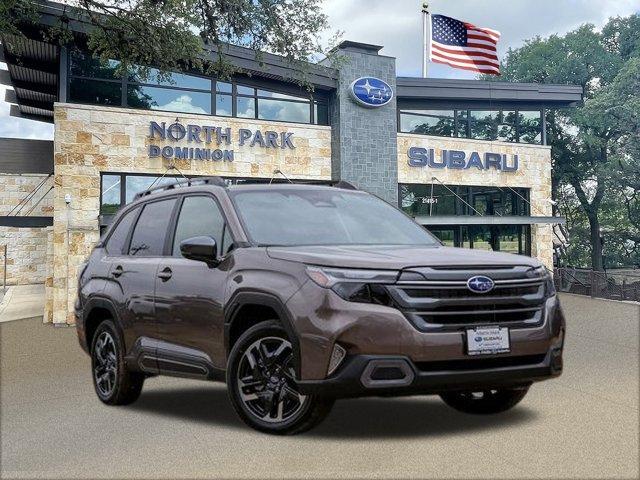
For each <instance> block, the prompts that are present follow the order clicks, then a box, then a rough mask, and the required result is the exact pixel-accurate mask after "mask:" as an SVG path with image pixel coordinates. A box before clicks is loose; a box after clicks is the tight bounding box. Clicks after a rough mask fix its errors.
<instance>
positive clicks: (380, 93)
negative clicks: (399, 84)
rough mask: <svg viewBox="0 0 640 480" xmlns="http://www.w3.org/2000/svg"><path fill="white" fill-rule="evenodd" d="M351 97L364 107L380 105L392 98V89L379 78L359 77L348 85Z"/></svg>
mask: <svg viewBox="0 0 640 480" xmlns="http://www.w3.org/2000/svg"><path fill="white" fill-rule="evenodd" d="M349 91H350V92H351V96H352V97H353V99H354V100H355V101H356V102H357V103H359V104H360V105H362V106H364V107H381V106H383V105H386V104H387V103H389V102H390V101H391V99H392V98H393V90H392V89H391V87H390V86H389V84H388V83H386V82H383V81H382V80H380V79H379V78H374V77H361V78H358V79H357V80H354V81H353V83H351V86H350V87H349Z"/></svg>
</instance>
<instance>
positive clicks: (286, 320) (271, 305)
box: [224, 291, 300, 378]
mask: <svg viewBox="0 0 640 480" xmlns="http://www.w3.org/2000/svg"><path fill="white" fill-rule="evenodd" d="M256 313H258V314H257V315H255V314H256ZM252 314H253V315H252ZM266 314H269V315H266ZM273 314H275V315H276V318H273V317H272V315H273ZM224 318H225V320H224V347H225V357H226V358H229V353H230V352H231V349H232V348H233V345H234V343H235V341H237V339H238V338H239V337H240V335H242V333H243V332H245V331H246V330H247V329H248V328H250V327H252V326H253V325H256V324H258V323H260V322H262V321H265V320H277V321H279V322H280V324H281V325H282V328H284V330H285V331H286V332H287V336H288V337H289V340H290V341H291V345H292V346H293V355H294V359H295V371H296V377H297V378H300V341H299V339H298V334H297V332H296V330H295V328H294V327H293V319H292V317H291V314H290V312H289V311H288V309H287V307H286V306H285V305H284V303H283V302H282V301H281V300H280V299H279V298H278V297H276V296H275V295H273V294H270V293H265V292H260V291H239V292H236V293H235V294H234V295H233V297H232V298H231V299H230V300H229V302H228V304H227V308H226V309H225V316H224Z"/></svg>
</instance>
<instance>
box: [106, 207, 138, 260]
mask: <svg viewBox="0 0 640 480" xmlns="http://www.w3.org/2000/svg"><path fill="white" fill-rule="evenodd" d="M137 213H138V209H137V208H134V209H133V210H130V211H129V212H127V213H125V214H124V216H123V217H122V219H121V220H120V221H119V222H118V225H116V228H115V230H114V231H113V233H112V234H111V236H110V237H109V240H108V241H107V246H106V249H107V253H108V254H109V255H122V250H123V249H124V242H126V241H127V235H128V234H129V230H131V224H132V223H133V221H134V220H135V218H136V214H137Z"/></svg>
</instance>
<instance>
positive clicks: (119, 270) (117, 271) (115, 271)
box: [111, 265, 124, 278]
mask: <svg viewBox="0 0 640 480" xmlns="http://www.w3.org/2000/svg"><path fill="white" fill-rule="evenodd" d="M123 273H124V270H123V269H122V265H118V266H117V267H116V268H114V269H113V272H111V276H113V277H115V278H118V277H119V276H120V275H122V274H123Z"/></svg>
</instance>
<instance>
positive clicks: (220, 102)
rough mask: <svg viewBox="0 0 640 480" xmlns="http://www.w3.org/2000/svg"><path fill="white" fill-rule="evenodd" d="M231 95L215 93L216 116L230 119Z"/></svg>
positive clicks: (231, 111)
mask: <svg viewBox="0 0 640 480" xmlns="http://www.w3.org/2000/svg"><path fill="white" fill-rule="evenodd" d="M231 102H232V97H231V95H224V94H221V93H216V115H218V116H220V117H230V116H231V115H232V113H233V110H232V103H231Z"/></svg>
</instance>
